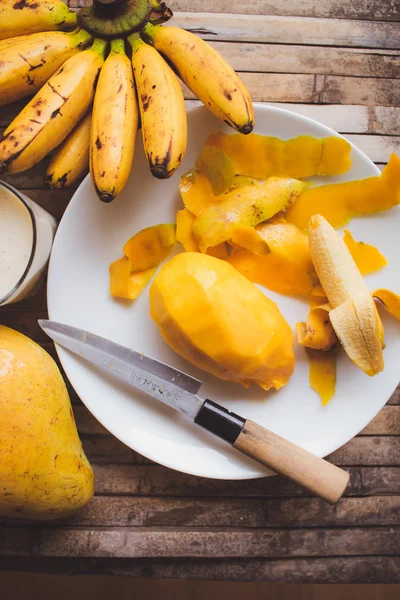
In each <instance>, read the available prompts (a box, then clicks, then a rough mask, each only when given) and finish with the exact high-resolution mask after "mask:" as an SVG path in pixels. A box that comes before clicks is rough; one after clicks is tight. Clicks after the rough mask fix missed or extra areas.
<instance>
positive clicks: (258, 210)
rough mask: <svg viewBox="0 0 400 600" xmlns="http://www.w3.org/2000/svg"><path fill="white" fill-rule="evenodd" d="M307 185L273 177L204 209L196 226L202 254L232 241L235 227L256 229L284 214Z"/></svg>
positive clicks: (231, 194)
mask: <svg viewBox="0 0 400 600" xmlns="http://www.w3.org/2000/svg"><path fill="white" fill-rule="evenodd" d="M307 185H308V184H307V183H304V182H303V181H298V180H297V179H281V178H279V177H270V178H269V179H267V181H266V182H265V183H264V184H263V185H262V186H261V187H259V188H258V187H254V186H253V187H246V188H239V189H237V190H236V189H235V190H232V191H231V192H229V193H228V194H225V195H224V196H223V199H222V201H221V202H219V203H218V204H215V205H213V206H209V207H208V208H205V209H204V210H203V211H202V212H201V213H200V214H199V215H198V217H197V218H196V220H195V221H194V223H193V235H194V238H195V240H196V242H197V243H198V245H199V248H200V251H201V252H205V251H206V250H207V248H209V247H210V246H217V245H218V244H220V243H222V242H226V241H228V240H230V239H231V238H232V232H233V228H234V227H233V226H234V225H247V226H249V227H254V226H255V225H258V224H259V223H261V222H262V221H265V220H266V219H270V218H271V217H273V216H274V215H275V214H277V213H278V212H280V211H285V210H286V209H287V208H288V207H289V206H290V205H291V204H292V203H293V202H295V201H296V199H297V198H298V197H299V196H300V194H301V193H302V191H303V190H304V189H305V188H306V187H307Z"/></svg>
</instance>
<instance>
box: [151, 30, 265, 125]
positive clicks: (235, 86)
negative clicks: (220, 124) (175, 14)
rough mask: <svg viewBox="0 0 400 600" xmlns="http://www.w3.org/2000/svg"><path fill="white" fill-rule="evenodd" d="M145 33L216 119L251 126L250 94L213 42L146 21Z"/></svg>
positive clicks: (252, 112) (252, 122)
mask: <svg viewBox="0 0 400 600" xmlns="http://www.w3.org/2000/svg"><path fill="white" fill-rule="evenodd" d="M144 35H145V36H146V39H147V38H148V39H149V40H150V42H151V43H152V44H153V45H154V47H155V48H156V49H157V50H158V51H159V52H161V54H163V56H165V57H166V58H167V60H168V62H169V63H170V64H171V65H172V67H173V69H174V70H175V71H176V73H177V74H178V75H179V77H180V78H181V79H182V81H183V82H184V83H185V84H186V85H187V86H188V88H189V89H190V90H192V92H193V93H194V94H196V96H197V97H198V98H199V99H200V100H201V101H202V102H203V103H204V105H205V106H206V107H207V108H208V109H209V110H210V111H211V112H212V113H213V114H214V115H215V116H216V117H217V118H218V119H221V121H225V122H226V123H228V124H229V125H231V127H233V128H234V129H236V130H237V131H239V132H240V133H245V134H247V133H250V132H251V131H252V130H253V127H254V109H253V104H252V102H251V98H250V94H249V92H248V91H247V89H246V87H245V85H244V83H243V82H242V80H241V79H240V77H239V75H238V74H237V73H236V72H235V71H234V70H233V69H232V67H231V66H230V65H229V64H228V63H227V62H226V60H225V59H224V58H222V56H221V55H220V54H219V53H218V52H217V51H216V50H214V48H212V46H210V45H209V44H207V42H205V41H204V40H202V39H201V38H199V37H197V36H196V35H194V34H193V33H190V32H189V31H185V30H184V29H180V28H179V27H165V26H159V25H158V26H154V25H151V24H150V23H148V24H147V25H146V27H145V28H144Z"/></svg>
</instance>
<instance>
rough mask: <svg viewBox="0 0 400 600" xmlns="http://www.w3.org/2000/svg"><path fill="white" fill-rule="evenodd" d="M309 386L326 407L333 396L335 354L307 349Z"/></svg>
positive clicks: (333, 352)
mask: <svg viewBox="0 0 400 600" xmlns="http://www.w3.org/2000/svg"><path fill="white" fill-rule="evenodd" d="M307 358H308V361H309V379H310V385H311V387H312V388H313V390H315V391H316V392H317V394H319V396H320V398H321V401H322V406H326V405H327V404H328V402H329V400H330V399H331V398H332V396H333V395H334V394H335V387H336V359H337V352H335V351H331V352H321V351H320V350H311V349H310V348H307Z"/></svg>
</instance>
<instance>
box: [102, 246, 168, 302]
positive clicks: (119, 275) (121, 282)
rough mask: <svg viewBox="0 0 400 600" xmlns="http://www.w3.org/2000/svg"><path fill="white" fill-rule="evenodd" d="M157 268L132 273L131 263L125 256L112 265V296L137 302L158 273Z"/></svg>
mask: <svg viewBox="0 0 400 600" xmlns="http://www.w3.org/2000/svg"><path fill="white" fill-rule="evenodd" d="M156 269H157V268H156V267H155V268H152V269H146V270H145V271H137V272H135V273H132V271H131V263H130V260H129V258H128V257H127V256H123V257H122V258H119V259H118V260H116V261H114V262H113V263H111V264H110V294H111V296H114V297H115V298H125V299H126V300H135V299H136V298H137V297H138V296H139V295H140V293H141V292H142V290H143V289H144V288H145V286H146V285H147V284H148V282H149V281H150V279H151V278H152V277H153V275H154V273H155V272H156Z"/></svg>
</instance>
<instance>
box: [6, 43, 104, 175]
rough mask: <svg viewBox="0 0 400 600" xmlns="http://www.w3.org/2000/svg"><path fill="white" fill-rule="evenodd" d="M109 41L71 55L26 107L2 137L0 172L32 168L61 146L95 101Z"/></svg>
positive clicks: (16, 171)
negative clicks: (94, 97) (96, 88)
mask: <svg viewBox="0 0 400 600" xmlns="http://www.w3.org/2000/svg"><path fill="white" fill-rule="evenodd" d="M106 47H107V42H105V41H103V40H95V41H94V43H93V45H92V46H91V48H89V49H88V50H84V51H83V52H81V53H79V54H75V55H74V56H71V57H70V58H69V59H68V60H67V61H66V62H65V63H64V64H63V65H62V67H60V69H58V71H57V72H56V73H55V74H54V75H53V76H52V77H51V78H50V79H49V81H48V82H47V83H46V84H45V85H44V86H43V87H42V88H41V89H40V90H39V91H38V93H37V94H36V96H34V97H33V98H32V100H31V101H30V102H29V103H28V104H27V105H26V106H25V108H24V109H23V110H22V111H21V112H20V113H19V115H18V116H17V117H16V118H15V119H14V121H13V122H12V123H11V124H10V125H9V126H8V127H7V129H6V130H5V132H4V134H3V136H2V137H1V138H0V171H1V170H5V169H6V170H8V171H9V172H10V173H19V172H21V171H25V170H26V169H29V168H30V167H32V166H33V165H35V164H36V163H38V162H39V161H40V160H42V158H44V157H45V156H46V154H48V153H49V152H50V150H53V148H55V147H56V146H58V145H59V144H60V143H61V142H62V141H63V140H64V139H65V138H66V137H67V135H68V134H69V133H70V132H71V131H72V129H73V128H74V127H75V125H76V124H77V123H78V122H79V121H80V119H81V118H82V117H83V115H84V114H85V113H86V111H87V109H88V108H89V106H90V104H91V103H92V100H93V95H94V88H95V84H96V80H97V76H98V73H99V71H100V69H101V66H102V64H103V61H104V54H105V50H106Z"/></svg>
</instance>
